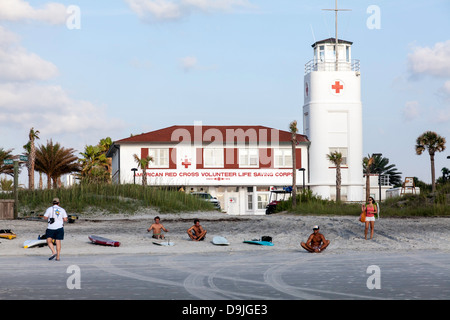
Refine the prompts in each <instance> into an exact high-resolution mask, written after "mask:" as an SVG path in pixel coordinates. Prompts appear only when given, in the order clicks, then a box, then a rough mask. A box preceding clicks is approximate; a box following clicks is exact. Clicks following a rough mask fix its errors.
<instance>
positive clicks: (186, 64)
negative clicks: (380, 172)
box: [180, 57, 197, 72]
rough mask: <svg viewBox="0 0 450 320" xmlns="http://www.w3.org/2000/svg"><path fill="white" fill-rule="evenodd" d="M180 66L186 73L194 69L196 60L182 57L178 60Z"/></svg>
mask: <svg viewBox="0 0 450 320" xmlns="http://www.w3.org/2000/svg"><path fill="white" fill-rule="evenodd" d="M180 62H181V66H182V68H183V70H184V71H185V72H188V71H190V70H192V69H193V68H195V67H196V65H197V58H196V57H184V58H181V59H180Z"/></svg>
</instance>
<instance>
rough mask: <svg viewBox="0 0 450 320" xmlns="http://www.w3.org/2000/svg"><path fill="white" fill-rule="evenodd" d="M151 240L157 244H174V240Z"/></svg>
mask: <svg viewBox="0 0 450 320" xmlns="http://www.w3.org/2000/svg"><path fill="white" fill-rule="evenodd" d="M152 242H153V244H156V245H157V246H174V245H175V242H171V241H169V240H159V241H157V240H154V241H152Z"/></svg>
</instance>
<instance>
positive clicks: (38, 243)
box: [23, 239, 47, 249]
mask: <svg viewBox="0 0 450 320" xmlns="http://www.w3.org/2000/svg"><path fill="white" fill-rule="evenodd" d="M46 245H47V240H44V239H42V240H25V242H24V243H23V247H24V248H25V249H27V248H32V247H43V246H46Z"/></svg>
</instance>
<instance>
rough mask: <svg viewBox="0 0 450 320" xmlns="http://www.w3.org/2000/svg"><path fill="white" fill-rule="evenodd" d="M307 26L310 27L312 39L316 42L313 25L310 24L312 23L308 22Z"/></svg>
mask: <svg viewBox="0 0 450 320" xmlns="http://www.w3.org/2000/svg"><path fill="white" fill-rule="evenodd" d="M309 26H310V27H311V33H312V36H313V39H314V43H316V36H315V35H314V29H313V26H312V24H310V25H309Z"/></svg>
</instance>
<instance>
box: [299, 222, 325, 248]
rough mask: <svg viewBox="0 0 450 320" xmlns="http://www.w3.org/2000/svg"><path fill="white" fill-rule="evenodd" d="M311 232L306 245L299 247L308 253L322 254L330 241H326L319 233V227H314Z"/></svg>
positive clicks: (302, 244)
mask: <svg viewBox="0 0 450 320" xmlns="http://www.w3.org/2000/svg"><path fill="white" fill-rule="evenodd" d="M313 232H314V233H312V234H311V235H310V236H309V238H308V240H306V243H304V242H302V243H301V246H302V247H303V249H305V250H306V251H308V252H322V251H323V250H325V249H326V247H328V245H329V244H330V240H326V239H325V237H324V236H323V234H321V233H319V226H314V227H313Z"/></svg>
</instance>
